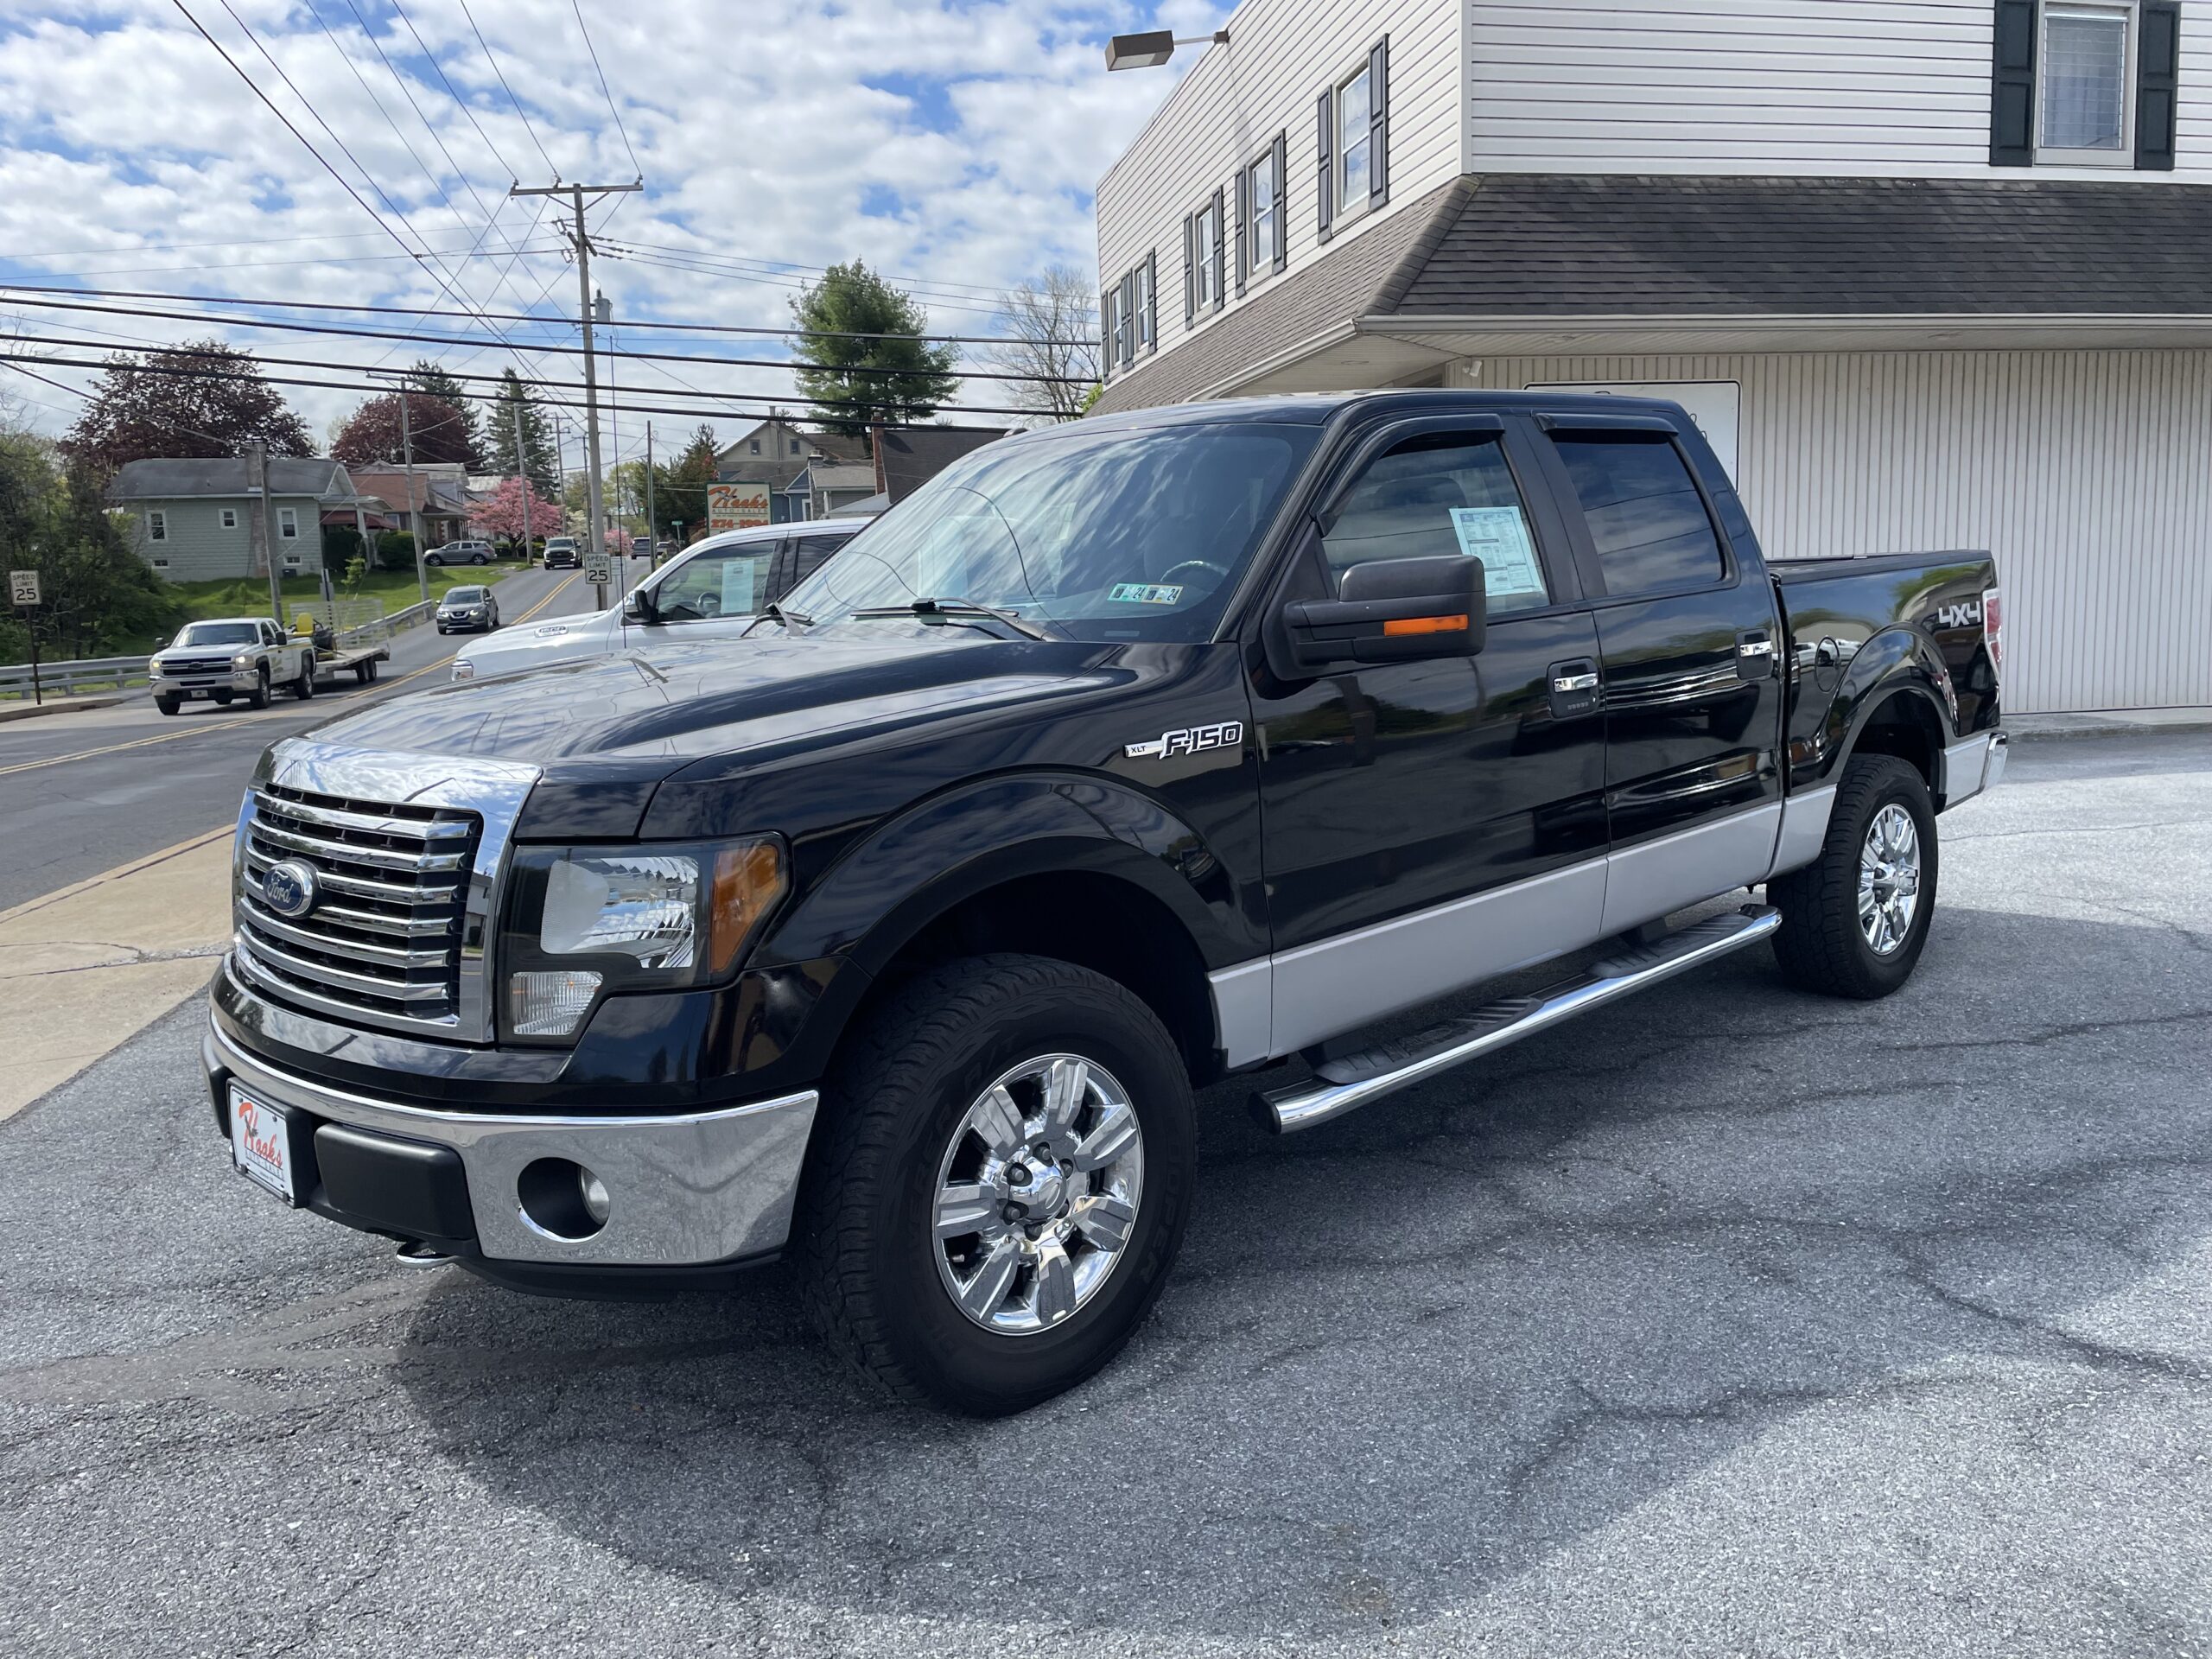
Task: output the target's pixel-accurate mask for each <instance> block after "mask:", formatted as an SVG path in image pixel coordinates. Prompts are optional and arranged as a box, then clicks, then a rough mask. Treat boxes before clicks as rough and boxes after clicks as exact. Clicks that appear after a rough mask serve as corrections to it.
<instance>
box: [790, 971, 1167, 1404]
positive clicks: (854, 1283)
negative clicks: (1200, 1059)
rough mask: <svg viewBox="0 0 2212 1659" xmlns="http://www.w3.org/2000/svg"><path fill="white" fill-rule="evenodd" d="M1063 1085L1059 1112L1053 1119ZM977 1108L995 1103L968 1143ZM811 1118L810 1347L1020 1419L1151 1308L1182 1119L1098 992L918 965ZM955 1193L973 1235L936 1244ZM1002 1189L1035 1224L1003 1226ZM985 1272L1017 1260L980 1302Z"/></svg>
mask: <svg viewBox="0 0 2212 1659" xmlns="http://www.w3.org/2000/svg"><path fill="white" fill-rule="evenodd" d="M1071 1061H1079V1062H1080V1063H1081V1065H1080V1066H1079V1067H1077V1066H1076V1065H1071V1064H1070V1062H1071ZM1033 1066H1034V1067H1042V1068H1044V1069H1043V1070H1042V1071H1027V1068H1030V1067H1033ZM1063 1067H1065V1071H1063V1070H1061V1068H1063ZM1063 1076H1065V1077H1067V1078H1068V1079H1069V1081H1070V1090H1069V1098H1070V1099H1071V1100H1072V1101H1073V1102H1074V1103H1075V1105H1074V1109H1073V1111H1072V1112H1071V1114H1069V1115H1068V1116H1065V1118H1062V1119H1059V1120H1057V1121H1056V1120H1055V1119H1054V1117H1053V1116H1052V1111H1051V1101H1050V1097H1049V1095H1048V1093H1047V1090H1048V1089H1049V1088H1050V1086H1051V1080H1052V1079H1057V1078H1059V1077H1063ZM1008 1079H1013V1080H1012V1081H1008ZM995 1085H1002V1086H995ZM995 1098H997V1099H1005V1100H1011V1101H1012V1102H1013V1103H1014V1106H1015V1108H1016V1111H1015V1115H1014V1121H1007V1120H1004V1119H1000V1120H998V1121H1000V1122H1005V1123H1006V1128H1005V1130H1004V1131H1003V1132H1002V1133H1000V1132H994V1133H991V1134H989V1135H988V1136H987V1135H986V1133H985V1131H984V1130H982V1129H981V1128H976V1127H975V1124H976V1115H977V1113H978V1112H983V1113H985V1115H986V1116H987V1117H988V1116H990V1106H989V1103H991V1102H993V1100H994V1099H995ZM823 1113H824V1119H823V1126H822V1128H821V1130H820V1132H819V1134H818V1135H817V1141H816V1146H815V1150H814V1154H813V1155H812V1157H811V1158H810V1160H809V1166H808V1172H807V1178H806V1183H805V1188H804V1194H803V1199H802V1205H801V1211H800V1215H801V1220H800V1224H799V1226H798V1230H797V1232H796V1236H795V1240H794V1243H795V1244H796V1247H797V1248H796V1252H795V1253H796V1255H798V1259H799V1262H800V1265H801V1268H802V1271H803V1273H804V1286H805V1294H806V1296H807V1300H808V1304H809V1306H810V1311H811V1312H812V1313H813V1314H814V1316H815V1319H816V1321H817V1324H819V1325H820V1326H821V1327H822V1330H823V1334H824V1335H825V1336H826V1337H827V1338H828V1339H829V1342H830V1344H831V1345H832V1346H834V1347H836V1348H837V1349H838V1350H840V1351H842V1353H843V1354H844V1355H845V1356H846V1357H848V1358H849V1359H850V1360H851V1361H852V1362H853V1363H855V1364H856V1365H857V1366H859V1368H860V1369H861V1370H862V1371H864V1372H865V1373H866V1374H868V1376H870V1377H872V1378H874V1380H875V1381H876V1382H877V1383H880V1384H881V1385H882V1386H884V1387H886V1388H887V1389H890V1390H891V1391H892V1392H893V1393H894V1394H897V1395H901V1396H903V1397H905V1398H906V1399H910V1400H920V1401H928V1402H934V1403H936V1404H938V1405H940V1406H944V1407H947V1408H950V1409H953V1410H956V1411H960V1412H964V1413H968V1414H972V1415H976V1416H984V1417H995V1416H1002V1415H1005V1414H1009V1413H1012V1412H1017V1411H1023V1410H1026V1409H1027V1408H1030V1407H1032V1406H1034V1405H1038V1404H1039V1403H1041V1402H1044V1401H1046V1400H1049V1399H1051V1398H1052V1396H1053V1395H1057V1394H1059V1393H1061V1392H1063V1391H1065V1389H1071V1388H1073V1387H1074V1386H1075V1385H1076V1384H1077V1383H1081V1382H1082V1381H1083V1380H1084V1378H1086V1377H1088V1376H1090V1375H1091V1374H1092V1373H1094V1372H1096V1370H1099V1369H1100V1368H1101V1367H1103V1365H1105V1364H1106V1363H1108V1362H1109V1361H1110V1360H1111V1359H1112V1358H1113V1357H1114V1356H1115V1355H1116V1354H1117V1353H1119V1352H1120V1351H1121V1350H1122V1345H1123V1344H1125V1343H1127V1342H1128V1339H1129V1338H1130V1336H1131V1334H1132V1333H1133V1332H1135V1330H1136V1327H1137V1325H1139V1324H1140V1323H1141V1321H1142V1320H1143V1319H1144V1317H1145V1315H1146V1313H1147V1312H1148V1311H1149V1310H1150V1309H1151V1306H1152V1304H1153V1300H1154V1298H1155V1297H1157V1296H1158V1294H1160V1287H1161V1285H1162V1284H1163V1283H1164V1282H1165V1281H1166V1275H1167V1270H1168V1268H1169V1267H1170V1266H1171V1265H1172V1264H1173V1262H1174V1260H1175V1253H1176V1251H1177V1249H1179V1246H1180V1245H1181V1243H1182V1237H1183V1227H1184V1223H1185V1219H1186V1218H1187V1217H1188V1215H1189V1211H1190V1199H1191V1189H1192V1181H1193V1177H1194V1171H1195V1164H1196V1125H1195V1119H1194V1115H1193V1110H1192V1103H1191V1088H1190V1080H1189V1078H1188V1077H1187V1076H1186V1075H1185V1071H1184V1067H1183V1063H1182V1058H1181V1056H1180V1055H1179V1052H1177V1049H1176V1046H1175V1044H1174V1041H1173V1039H1172V1038H1170V1037H1169V1035H1168V1034H1167V1032H1166V1028H1165V1027H1162V1026H1161V1025H1160V1020H1159V1018H1158V1016H1156V1015H1155V1014H1154V1013H1153V1012H1152V1010H1151V1009H1150V1008H1149V1007H1146V1006H1145V1004H1144V1003H1143V1002H1141V1001H1139V1000H1138V999H1137V998H1136V997H1135V995H1131V993H1130V992H1128V990H1127V989H1125V988H1123V987H1122V986H1121V985H1119V984H1117V983H1116V982H1114V981H1112V980H1109V979H1108V978H1106V977H1104V976H1103V975H1099V974H1095V973H1092V972H1090V970H1089V969H1083V968H1077V967H1076V966H1074V965H1072V964H1071V963H1064V962H1058V961H1052V960H1049V959H1046V958H1044V957H1018V956H992V957H971V958H969V959H967V960H964V961H960V962H955V963H948V964H946V965H944V966H942V967H938V968H935V969H930V970H929V971H928V972H926V973H925V974H923V975H922V976H919V977H918V978H917V979H916V980H914V981H913V982H912V983H911V984H909V985H907V986H906V987H905V988H902V989H900V990H899V991H898V992H897V993H896V994H895V995H893V997H892V998H891V999H890V1001H888V1002H887V1004H886V1005H885V1006H884V1007H882V1008H881V1009H880V1010H879V1011H878V1012H877V1013H876V1014H874V1017H872V1018H871V1019H870V1020H868V1023H867V1025H866V1026H865V1027H863V1028H862V1029H861V1031H860V1032H858V1033H856V1034H855V1036H854V1037H853V1038H852V1039H849V1041H848V1042H847V1044H846V1045H845V1046H844V1048H843V1050H842V1052H841V1053H840V1055H839V1057H838V1059H837V1062H836V1066H835V1068H834V1069H833V1071H832V1072H831V1075H830V1077H829V1083H828V1085H827V1088H826V1089H825V1091H824V1098H823ZM1124 1113H1128V1114H1133V1116H1134V1126H1135V1129H1134V1134H1132V1133H1131V1130H1130V1126H1129V1122H1128V1118H1127V1117H1125V1116H1124ZM1040 1126H1041V1127H1040ZM1039 1147H1044V1148H1045V1149H1046V1151H1047V1152H1048V1153H1049V1154H1050V1155H1049V1156H1039V1154H1038V1148H1039ZM1010 1183H1018V1185H1009V1184H1010ZM960 1190H966V1191H969V1192H973V1193H975V1194H976V1195H978V1203H979V1205H980V1206H981V1207H980V1208H979V1209H978V1210H977V1211H976V1214H977V1217H978V1220H979V1225H978V1227H977V1228H976V1230H971V1231H969V1232H967V1233H963V1234H953V1235H942V1228H943V1226H944V1224H946V1217H947V1216H948V1210H947V1207H946V1206H947V1204H948V1202H949V1201H950V1200H949V1195H950V1194H953V1193H955V1192H957V1191H960ZM1009 1193H1018V1194H1020V1196H1021V1197H1022V1198H1027V1199H1028V1200H1029V1201H1030V1202H1032V1203H1033V1204H1035V1205H1036V1206H1037V1207H1036V1210H1035V1211H1034V1212H1033V1213H1035V1214H1037V1215H1039V1216H1041V1217H1045V1219H1044V1220H1043V1221H1042V1223H1041V1224H1034V1225H1037V1227H1038V1236H1031V1235H1030V1234H1029V1231H1028V1229H1029V1226H1030V1225H1033V1224H1032V1223H1028V1222H1027V1221H1026V1220H1025V1221H1014V1220H1012V1219H1010V1211H1011V1208H1012V1206H1011V1205H1010V1204H1009V1203H1007V1202H1006V1200H1007V1198H1008V1194H1009ZM1109 1199H1110V1200H1112V1201H1113V1202H1112V1203H1111V1204H1108V1203H1106V1202H1104V1201H1106V1200H1109ZM956 1207H957V1206H956ZM1025 1213H1027V1212H1025ZM1084 1217H1089V1219H1088V1220H1087V1221H1086V1220H1085V1218H1084ZM1116 1230H1119V1232H1120V1241H1119V1243H1112V1242H1111V1241H1112V1239H1113V1236H1114V1234H1115V1232H1116ZM941 1235H942V1236H941ZM994 1262H1007V1263H1015V1264H1017V1265H1010V1266H1007V1267H1006V1268H1005V1269H1004V1272H1003V1274H998V1275H995V1276H993V1277H992V1282H993V1283H995V1284H996V1285H997V1286H998V1287H999V1288H998V1289H997V1290H995V1291H994V1290H991V1289H989V1288H988V1287H986V1286H985V1285H984V1281H985V1279H986V1277H987V1276H990V1275H992V1270H993V1264H994ZM963 1279H965V1280H966V1281H967V1282H968V1284H969V1287H970V1288H969V1289H968V1290H967V1291H966V1292H964V1293H960V1292H957V1291H956V1286H957V1285H958V1284H959V1283H960V1282H961V1281H963ZM1048 1293H1049V1294H1048ZM957 1294H964V1296H965V1298H966V1300H969V1301H970V1302H971V1303H972V1304H973V1305H974V1306H976V1309H977V1310H978V1311H976V1312H972V1313H971V1312H968V1311H963V1306H962V1302H961V1301H960V1300H956V1295H957Z"/></svg>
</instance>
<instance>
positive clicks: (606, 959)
mask: <svg viewBox="0 0 2212 1659" xmlns="http://www.w3.org/2000/svg"><path fill="white" fill-rule="evenodd" d="M455 666H456V667H458V666H459V665H458V664H456V665H455ZM784 888H785V859H784V847H783V842H781V841H779V840H778V839H776V838H775V837H773V836H764V837H761V838H760V839H757V840H752V841H742V842H728V843H726V844H723V845H721V846H697V845H691V846H664V845H658V844H653V845H645V846H639V847H575V848H559V849H555V848H524V849H521V850H519V851H518V852H517V854H516V855H515V862H514V880H513V885H512V893H513V897H512V900H511V901H510V904H509V907H508V912H507V931H506V934H505V942H504V944H503V946H502V950H501V954H500V959H499V966H500V970H501V972H502V973H503V974H504V975H505V979H506V988H507V995H506V999H505V1005H506V1006H505V1014H506V1019H505V1030H506V1034H507V1035H509V1036H511V1037H519V1038H535V1039H564V1038H568V1037H571V1036H573V1035H574V1034H575V1032H576V1031H577V1029H578V1028H579V1027H582V1024H583V1022H584V1020H585V1019H586V1017H587V1016H588V1014H590V1013H591V1010H592V1008H593V1007H594V1005H595V1004H596V1003H597V1002H598V1001H599V998H600V996H601V993H602V992H610V991H620V990H643V989H673V988H681V987H684V986H690V985H701V984H705V983H708V982H711V981H713V980H716V979H719V978H721V976H724V975H725V974H727V973H728V972H729V970H730V969H732V968H734V966H735V965H736V963H737V961H738V957H739V956H740V955H741V952H742V951H743V950H744V948H745V945H746V943H747V940H748V939H749V938H751V937H752V936H753V934H754V933H755V932H756V931H758V930H759V928H760V923H761V921H762V920H763V919H764V918H766V916H767V914H768V912H770V911H771V910H772V909H773V908H774V907H775V904H776V901H777V900H778V899H780V898H781V897H782V896H783V893H784Z"/></svg>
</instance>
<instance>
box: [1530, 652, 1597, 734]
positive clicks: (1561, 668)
mask: <svg viewBox="0 0 2212 1659" xmlns="http://www.w3.org/2000/svg"><path fill="white" fill-rule="evenodd" d="M1544 677H1545V678H1546V679H1547V680H1548V682H1549V686H1548V691H1549V699H1550V702H1551V709H1552V718H1553V719H1554V720H1581V719H1584V718H1586V716H1588V715H1594V714H1596V713H1597V712H1598V707H1599V703H1600V702H1603V701H1604V690H1603V682H1602V681H1601V680H1600V678H1599V674H1598V664H1597V663H1596V662H1595V661H1593V660H1592V658H1587V657H1576V658H1571V659H1570V660H1568V661H1567V662H1564V663H1554V664H1552V665H1551V666H1550V667H1549V668H1548V669H1547V670H1545V671H1544Z"/></svg>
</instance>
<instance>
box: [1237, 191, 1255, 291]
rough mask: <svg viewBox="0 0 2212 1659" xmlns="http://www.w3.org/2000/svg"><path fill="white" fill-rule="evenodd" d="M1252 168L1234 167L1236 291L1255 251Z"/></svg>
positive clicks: (1240, 285) (1240, 286)
mask: <svg viewBox="0 0 2212 1659" xmlns="http://www.w3.org/2000/svg"><path fill="white" fill-rule="evenodd" d="M1251 224H1252V170H1251V168H1247V167H1240V168H1237V169H1236V291H1237V292H1238V293H1239V294H1242V293H1243V291H1244V277H1245V274H1246V273H1247V272H1249V270H1251V269H1252V261H1253V258H1254V257H1255V250H1254V248H1253V246H1252V242H1251V236H1250V227H1251Z"/></svg>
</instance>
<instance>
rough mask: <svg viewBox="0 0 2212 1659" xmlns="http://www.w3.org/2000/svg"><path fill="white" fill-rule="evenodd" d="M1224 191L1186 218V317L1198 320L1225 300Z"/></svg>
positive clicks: (1184, 295) (1184, 243)
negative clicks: (1223, 268) (1223, 275)
mask: <svg viewBox="0 0 2212 1659" xmlns="http://www.w3.org/2000/svg"><path fill="white" fill-rule="evenodd" d="M1223 228H1224V227H1223V224H1222V202H1221V192H1220V191H1218V190H1217V191H1215V192H1214V193H1213V195H1212V198H1211V200H1208V201H1207V202H1206V203H1205V205H1204V206H1203V207H1200V208H1199V209H1198V212H1197V213H1192V215H1191V216H1190V217H1189V218H1188V219H1185V220H1184V221H1183V273H1184V281H1183V321H1185V322H1186V323H1188V322H1193V321H1197V319H1198V316H1199V315H1201V314H1203V313H1205V312H1208V311H1218V310H1219V309H1221V302H1222V297H1223V296H1222V288H1223V283H1222V268H1221V267H1222V252H1223V248H1222V232H1223Z"/></svg>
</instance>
